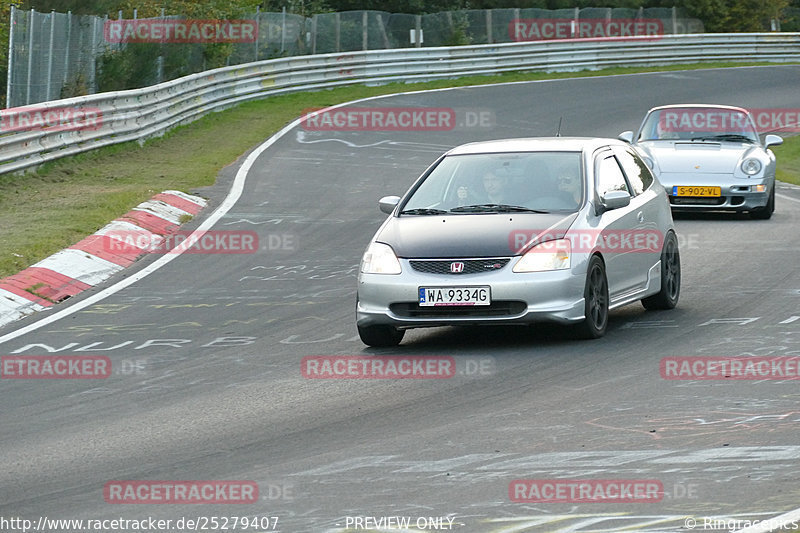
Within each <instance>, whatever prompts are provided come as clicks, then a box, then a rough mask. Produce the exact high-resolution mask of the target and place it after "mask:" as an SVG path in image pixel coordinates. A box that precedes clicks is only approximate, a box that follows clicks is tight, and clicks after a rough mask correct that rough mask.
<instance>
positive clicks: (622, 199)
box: [600, 191, 631, 211]
mask: <svg viewBox="0 0 800 533" xmlns="http://www.w3.org/2000/svg"><path fill="white" fill-rule="evenodd" d="M630 203H631V195H630V194H628V193H627V192H625V191H608V192H607V193H605V194H604V195H603V197H602V198H601V199H600V205H602V206H603V210H604V211H610V210H612V209H619V208H620V207H626V206H627V205H629V204H630Z"/></svg>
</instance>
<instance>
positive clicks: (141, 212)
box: [0, 191, 206, 326]
mask: <svg viewBox="0 0 800 533" xmlns="http://www.w3.org/2000/svg"><path fill="white" fill-rule="evenodd" d="M205 206H206V201H205V200H204V199H203V198H200V197H198V196H192V195H190V194H186V193H182V192H180V191H164V192H162V193H161V194H157V195H155V196H154V197H153V198H151V199H150V200H148V201H146V202H143V203H141V204H139V205H138V206H136V207H134V208H133V209H131V210H130V211H128V212H127V213H126V214H124V215H122V216H121V217H120V218H118V219H117V220H114V221H113V222H111V223H109V224H107V225H106V226H104V227H102V228H101V229H99V230H98V231H97V232H95V233H94V234H93V235H90V236H88V237H86V238H85V239H83V240H82V241H80V242H78V243H76V244H74V245H72V246H70V247H69V248H67V249H65V250H61V251H60V252H57V253H55V254H53V255H51V256H50V257H48V258H46V259H43V260H42V261H39V262H38V263H36V264H35V265H32V266H30V267H28V268H26V269H25V270H23V271H22V272H20V273H18V274H14V275H13V276H9V277H7V278H3V279H0V326H3V325H5V324H8V323H10V322H13V321H15V320H19V319H20V318H22V317H24V316H27V315H29V314H31V313H35V312H38V311H44V310H45V309H48V308H50V307H52V306H53V305H54V304H56V303H58V302H61V301H63V300H65V299H67V298H69V297H70V296H74V295H76V294H78V293H80V292H81V291H85V290H86V289H89V288H91V287H94V286H95V285H98V284H99V283H101V282H103V281H105V280H106V279H108V278H109V277H111V276H112V275H114V274H116V273H117V272H119V271H120V270H122V269H124V268H125V267H127V266H130V265H131V264H132V263H133V262H134V261H136V259H138V258H139V257H141V256H142V255H144V254H145V253H147V252H148V247H147V246H144V247H141V248H138V251H136V250H137V249H136V248H135V247H131V246H130V245H129V244H130V243H129V242H127V241H126V244H128V245H127V246H120V245H119V243H118V242H115V240H116V241H119V240H120V239H121V238H122V237H121V236H127V237H128V238H130V236H132V235H133V236H137V237H142V239H141V241H140V242H145V243H149V245H150V247H152V246H153V245H156V244H158V243H159V242H161V241H162V240H163V239H164V237H165V236H166V235H169V234H171V233H174V232H175V231H177V229H178V228H179V227H180V225H181V222H182V220H181V219H182V218H183V217H185V216H195V215H196V214H197V213H199V212H200V210H201V209H203V208H204V207H205Z"/></svg>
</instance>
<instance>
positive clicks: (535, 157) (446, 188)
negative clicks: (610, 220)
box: [401, 152, 584, 215]
mask: <svg viewBox="0 0 800 533" xmlns="http://www.w3.org/2000/svg"><path fill="white" fill-rule="evenodd" d="M583 182H584V179H583V167H582V164H581V153H580V152H515V153H500V154H468V155H451V156H447V157H445V158H444V159H443V160H442V161H441V162H440V163H439V164H438V165H437V166H436V168H434V169H433V171H432V172H431V173H430V174H429V175H428V176H427V178H426V179H425V181H424V182H423V183H422V184H421V185H420V186H419V187H418V188H417V190H416V191H414V194H413V195H412V196H411V198H409V200H408V202H407V203H406V205H405V206H404V207H403V210H402V211H401V214H405V215H439V214H444V213H448V214H450V213H452V214H463V213H508V212H548V213H549V212H551V211H577V210H578V208H579V207H580V206H581V205H582V204H583V196H584V187H583Z"/></svg>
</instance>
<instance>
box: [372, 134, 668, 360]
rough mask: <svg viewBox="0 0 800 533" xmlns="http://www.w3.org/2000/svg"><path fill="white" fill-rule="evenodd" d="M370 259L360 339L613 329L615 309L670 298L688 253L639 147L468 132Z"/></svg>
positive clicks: (383, 203) (408, 198) (397, 212)
mask: <svg viewBox="0 0 800 533" xmlns="http://www.w3.org/2000/svg"><path fill="white" fill-rule="evenodd" d="M379 206H380V209H381V210H382V211H383V212H385V213H387V214H389V215H390V216H389V217H388V218H387V219H386V221H385V222H384V223H383V224H382V225H381V227H380V228H379V229H378V231H377V232H376V233H375V236H374V237H373V238H372V240H371V242H370V244H369V246H368V247H367V250H366V251H365V253H364V255H363V258H362V260H361V268H360V272H359V276H358V301H357V309H356V315H357V316H356V318H357V326H358V332H359V335H360V337H361V340H362V341H363V342H364V343H365V344H367V345H370V346H394V345H397V344H399V343H400V341H401V340H402V338H403V335H404V333H405V330H406V329H409V328H419V327H432V326H452V325H490V324H491V325H498V324H509V325H511V324H523V325H524V324H531V323H534V322H540V321H550V322H557V323H561V324H572V325H574V327H575V329H576V330H577V333H578V334H579V335H580V336H581V337H583V338H597V337H601V336H602V335H604V334H605V331H606V326H607V324H608V313H609V310H611V309H615V308H617V307H620V306H623V305H626V304H629V303H632V302H636V301H641V302H642V303H643V305H644V307H645V308H647V309H671V308H673V307H675V305H676V304H677V302H678V296H679V294H680V281H681V271H680V256H679V250H678V239H677V237H676V235H675V230H674V226H673V222H672V215H671V212H670V206H669V202H668V201H667V197H666V193H665V191H664V187H662V186H661V185H660V184H659V183H658V181H657V180H656V179H655V178H654V177H653V174H652V173H651V172H650V169H649V168H648V167H647V165H646V164H645V163H644V162H643V161H642V159H641V158H640V157H639V155H638V154H637V152H636V151H635V150H634V149H633V148H632V147H631V146H630V145H628V144H626V143H623V142H621V141H619V140H614V139H592V138H567V137H555V138H533V139H507V140H498V141H487V142H478V143H470V144H465V145H462V146H459V147H457V148H454V149H452V150H450V151H449V152H447V153H445V154H444V155H442V156H441V157H440V158H439V159H438V160H436V161H435V162H434V163H433V164H432V165H431V166H430V167H429V168H428V169H427V170H426V171H425V172H424V173H423V174H422V176H421V177H420V178H419V179H418V180H417V181H416V182H415V183H414V185H413V186H412V187H411V188H410V189H409V190H408V192H406V194H405V195H404V196H403V197H402V198H400V197H398V196H387V197H385V198H382V199H381V200H380V202H379Z"/></svg>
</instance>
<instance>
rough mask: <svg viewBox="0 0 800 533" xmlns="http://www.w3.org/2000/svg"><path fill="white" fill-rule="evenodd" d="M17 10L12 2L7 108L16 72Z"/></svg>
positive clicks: (9, 105) (9, 104) (9, 32)
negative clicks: (15, 29) (15, 36)
mask: <svg viewBox="0 0 800 533" xmlns="http://www.w3.org/2000/svg"><path fill="white" fill-rule="evenodd" d="M16 15H17V10H16V8H15V7H14V4H11V17H10V24H11V27H10V28H9V30H8V75H7V76H6V83H7V85H6V109H8V108H9V107H11V84H12V82H13V80H12V78H13V73H14V19H15V18H16Z"/></svg>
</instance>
